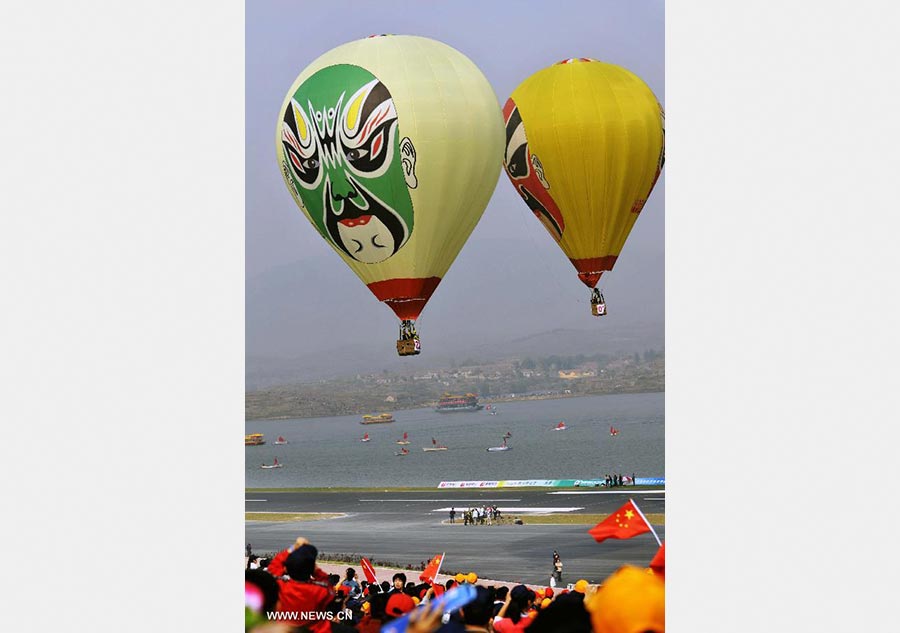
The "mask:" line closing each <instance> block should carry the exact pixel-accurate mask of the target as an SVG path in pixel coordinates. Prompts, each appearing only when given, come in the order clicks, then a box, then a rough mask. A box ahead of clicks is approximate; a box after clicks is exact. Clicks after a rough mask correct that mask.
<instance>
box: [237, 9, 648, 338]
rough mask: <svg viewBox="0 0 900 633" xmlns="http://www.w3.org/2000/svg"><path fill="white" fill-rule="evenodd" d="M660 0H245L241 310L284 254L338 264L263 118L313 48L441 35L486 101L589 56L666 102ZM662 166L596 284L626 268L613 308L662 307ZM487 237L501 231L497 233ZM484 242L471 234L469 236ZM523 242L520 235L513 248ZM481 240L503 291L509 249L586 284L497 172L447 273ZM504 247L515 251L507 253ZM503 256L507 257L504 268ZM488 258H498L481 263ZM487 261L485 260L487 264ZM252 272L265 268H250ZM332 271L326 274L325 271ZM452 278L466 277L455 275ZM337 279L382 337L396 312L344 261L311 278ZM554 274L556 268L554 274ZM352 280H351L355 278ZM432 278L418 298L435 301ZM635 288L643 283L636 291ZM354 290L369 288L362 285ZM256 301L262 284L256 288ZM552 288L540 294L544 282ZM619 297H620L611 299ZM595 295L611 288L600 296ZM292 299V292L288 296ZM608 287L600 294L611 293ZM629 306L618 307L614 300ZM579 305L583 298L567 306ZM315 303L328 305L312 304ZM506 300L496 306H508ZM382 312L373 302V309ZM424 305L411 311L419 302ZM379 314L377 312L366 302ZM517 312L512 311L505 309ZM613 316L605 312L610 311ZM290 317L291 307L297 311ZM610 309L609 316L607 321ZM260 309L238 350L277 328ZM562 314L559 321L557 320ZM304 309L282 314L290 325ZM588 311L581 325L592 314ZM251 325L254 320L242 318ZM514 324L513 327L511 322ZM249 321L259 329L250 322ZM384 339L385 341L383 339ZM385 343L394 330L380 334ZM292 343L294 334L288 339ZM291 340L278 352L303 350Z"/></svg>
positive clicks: (639, 312) (564, 280) (538, 326)
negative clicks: (281, 164) (291, 186)
mask: <svg viewBox="0 0 900 633" xmlns="http://www.w3.org/2000/svg"><path fill="white" fill-rule="evenodd" d="M663 5H664V3H663V2H662V0H630V1H628V2H621V1H597V0H593V1H586V2H566V1H561V2H554V3H548V2H527V1H526V2H521V1H519V2H512V1H510V2H486V1H484V0H481V1H475V2H473V1H454V2H411V1H410V2H404V1H384V2H378V3H374V2H342V1H337V0H336V1H333V2H329V3H320V2H316V3H302V2H297V1H293V2H290V1H255V2H248V3H247V5H246V12H247V13H246V25H247V26H246V28H247V31H246V86H247V90H246V201H247V206H246V214H247V215H246V275H247V278H248V314H249V313H250V312H252V311H253V310H257V311H258V312H262V313H265V312H267V311H268V312H271V311H273V310H275V308H274V307H271V308H270V307H268V306H267V305H250V302H251V299H250V293H251V291H252V290H253V289H254V287H255V286H257V285H259V284H260V283H262V284H263V285H265V281H264V280H265V278H266V276H267V275H271V274H273V269H278V268H279V267H282V268H283V267H284V266H285V265H297V262H300V265H301V266H303V265H305V264H304V262H309V263H310V265H312V266H316V265H318V266H322V265H324V266H326V268H327V267H328V266H329V264H328V263H329V262H330V266H331V267H333V268H335V269H337V268H339V267H344V265H343V263H342V262H341V261H340V260H339V258H338V256H337V255H336V254H335V253H334V252H333V251H332V250H331V248H330V247H329V246H328V245H327V244H326V243H325V241H324V240H323V239H322V238H321V237H320V236H319V234H318V233H317V232H316V231H315V230H314V229H313V227H312V226H311V225H310V223H309V222H308V221H307V219H306V218H305V217H304V216H303V215H302V213H301V212H300V211H299V209H298V208H297V207H296V206H295V204H294V202H293V200H292V199H291V196H290V194H289V193H288V191H287V189H286V187H285V186H284V183H283V181H282V179H281V175H280V173H279V170H278V166H277V163H276V159H275V141H274V139H275V124H276V120H277V118H278V110H279V108H280V106H281V102H282V100H283V98H284V96H285V93H286V92H287V89H288V88H289V87H290V85H291V83H292V82H293V80H294V79H295V78H296V76H297V75H298V74H299V73H300V71H301V70H303V68H304V67H306V66H307V65H308V64H309V63H310V62H311V61H313V60H314V59H315V58H316V57H318V56H319V55H321V54H322V53H324V52H325V51H327V50H329V49H331V48H334V47H335V46H338V45H340V44H343V43H345V42H348V41H352V40H355V39H359V38H362V37H366V36H368V35H371V34H376V33H392V34H398V35H399V34H411V35H421V36H425V37H431V38H434V39H437V40H440V41H442V42H445V43H447V44H449V45H450V46H452V47H454V48H456V49H457V50H459V51H460V52H462V53H463V54H465V55H466V56H467V57H469V58H470V59H471V60H472V61H473V62H474V63H475V64H476V65H477V66H478V67H479V68H480V69H481V71H482V72H483V73H484V74H485V76H486V77H487V79H488V81H489V82H490V83H491V85H492V86H493V88H494V91H495V92H496V94H497V102H498V107H499V106H500V104H502V103H503V102H504V101H505V100H506V99H507V97H508V96H509V94H510V93H511V92H512V91H513V90H514V89H515V87H516V86H517V85H518V84H519V83H520V82H521V81H522V80H523V79H525V78H526V77H527V76H529V75H531V74H532V73H534V72H536V71H537V70H540V69H542V68H544V67H546V66H549V65H550V64H552V63H554V62H557V61H559V60H561V59H565V58H567V57H592V58H595V59H599V60H602V61H606V62H611V63H615V64H619V65H621V66H624V67H626V68H628V69H629V70H631V71H632V72H634V73H636V74H637V75H638V76H640V77H641V78H642V79H643V80H644V81H645V82H646V83H647V84H648V85H649V86H650V88H651V89H652V90H653V92H654V93H655V94H656V96H657V98H658V99H659V100H660V102H661V103H663V105H665V85H664V66H665V64H664V9H663ZM664 194H665V172H664V173H663V177H662V178H661V180H660V182H659V183H658V184H657V186H656V188H655V190H654V192H653V195H652V196H651V198H650V201H649V202H648V204H647V206H646V207H645V209H644V211H643V213H642V214H641V217H640V219H639V220H638V222H637V223H636V225H635V228H634V230H633V231H632V233H631V236H630V237H629V240H628V242H627V243H626V245H625V248H624V249H623V251H622V255H621V257H620V260H619V262H618V263H617V265H616V270H615V271H613V272H612V273H607V274H606V275H605V277H604V282H606V283H605V284H601V285H603V286H604V288H606V287H609V288H611V289H613V288H614V287H615V285H616V278H617V277H618V278H619V281H620V282H622V281H623V280H628V283H627V286H628V287H627V288H624V287H623V288H620V292H619V297H620V301H619V304H618V305H619V311H618V313H617V316H616V319H619V320H620V322H621V320H623V319H637V318H642V319H644V320H648V319H649V320H654V321H659V323H660V328H661V327H662V325H661V324H662V314H663V301H664V299H663V296H662V289H663V274H664V271H663V270H662V266H663V246H664V213H663V210H664V205H663V202H664ZM497 244H499V245H497ZM479 245H483V246H479ZM519 245H521V249H520V250H517V249H519ZM479 248H493V249H496V250H497V252H498V257H502V258H503V259H504V260H505V261H504V262H502V263H503V266H500V268H501V269H503V271H505V272H503V274H502V275H500V276H497V277H496V280H495V282H496V285H497V286H498V287H500V286H502V287H503V289H504V291H505V292H507V293H508V295H509V293H511V294H512V295H513V296H514V295H517V294H522V293H525V294H527V293H529V292H530V288H529V279H526V278H521V277H519V276H517V275H516V274H515V272H516V266H515V264H513V265H512V267H511V268H510V260H511V259H515V258H517V257H518V254H520V255H521V257H528V258H529V259H530V260H535V261H529V264H531V265H534V266H540V267H543V269H544V270H546V271H548V274H549V275H551V276H553V277H554V278H556V277H557V276H558V277H559V278H560V281H559V288H561V289H562V293H563V296H562V297H561V299H562V300H571V299H572V298H573V297H576V296H577V297H579V298H581V299H584V300H586V296H587V292H586V289H585V288H584V287H583V286H582V285H581V283H580V282H579V281H578V280H577V279H576V277H575V271H574V269H573V268H572V267H571V264H569V263H568V261H566V260H565V258H564V256H563V254H562V252H561V251H560V250H559V249H558V247H557V246H556V244H555V243H553V241H552V239H551V238H550V236H549V235H547V234H546V231H545V230H544V229H543V227H541V226H540V225H539V223H538V222H537V220H536V219H535V218H534V217H533V215H532V214H531V213H530V212H529V211H528V210H527V208H526V207H525V204H524V203H523V202H522V200H521V199H520V198H519V197H518V195H517V194H516V193H515V192H514V190H513V188H512V186H511V185H510V183H509V181H508V179H507V178H506V175H505V174H504V173H503V172H501V174H500V181H499V182H498V185H497V188H496V191H495V193H494V196H493V198H492V199H491V202H490V203H489V204H488V206H487V209H486V210H485V213H484V216H483V217H482V219H481V222H480V223H479V225H478V226H477V227H476V229H475V231H474V232H473V234H472V236H471V237H470V240H469V242H468V243H467V245H466V247H465V248H464V249H463V251H462V253H461V254H460V257H459V259H458V260H457V262H456V264H454V266H452V267H451V268H450V271H449V273H448V277H447V280H446V281H445V284H449V283H450V280H451V279H453V274H454V270H455V268H456V265H457V264H460V260H462V259H463V258H464V257H476V258H477V259H478V261H483V255H484V253H480V252H479V253H474V252H473V251H474V250H476V249H479ZM509 253H514V254H515V255H513V257H510V255H509ZM504 266H505V268H504ZM493 272H496V271H493ZM485 274H488V271H485ZM261 280H263V281H261ZM334 280H336V281H334ZM454 281H456V282H457V283H460V284H464V283H466V280H463V279H455V280H454ZM332 282H333V283H338V284H346V288H343V287H342V288H339V290H340V291H341V292H346V293H347V294H348V295H349V296H353V297H359V298H360V301H361V302H368V303H364V304H361V307H360V310H362V311H364V314H365V317H366V319H365V322H366V323H371V324H372V327H377V328H378V329H379V334H378V336H380V337H382V338H387V339H390V338H391V337H393V336H394V335H395V334H396V333H395V332H394V329H395V328H393V327H389V329H388V330H387V331H383V330H384V324H385V323H389V322H390V321H391V320H392V319H393V318H394V317H393V314H392V313H391V312H390V311H389V310H388V308H387V307H385V306H381V305H379V304H378V303H377V301H376V300H375V299H374V297H372V296H371V295H370V294H369V291H368V290H367V289H366V288H365V287H364V286H363V284H362V282H360V281H358V280H356V278H355V277H354V276H353V275H352V274H351V273H349V271H347V273H346V274H344V273H343V272H338V271H335V272H334V276H333V277H328V278H327V279H322V282H321V283H323V284H324V283H329V284H330V283H332ZM305 283H306V285H305V286H304V287H303V288H302V289H300V290H298V292H300V293H301V294H303V295H305V297H306V300H308V299H309V297H318V298H321V300H322V301H326V302H327V292H325V289H324V288H322V287H316V283H317V281H316V278H313V279H309V280H308V282H305ZM554 283H555V279H554ZM353 284H355V286H354V285H353ZM445 284H442V285H441V287H439V288H438V290H437V292H436V293H435V297H434V298H433V299H432V301H431V303H429V308H434V304H436V302H437V300H438V298H439V297H440V295H441V294H442V290H443V291H446V292H447V293H452V291H451V290H448V289H447V288H445ZM642 292H643V293H645V295H642V294H641V293H642ZM366 295H369V296H368V298H366ZM255 296H256V297H257V300H258V301H260V302H262V303H263V304H265V303H266V302H267V301H269V300H270V299H266V295H265V293H263V292H258V293H256V295H255ZM548 296H552V295H548ZM623 298H624V299H625V301H624V303H623V302H622V299H623ZM607 299H611V298H610V297H609V296H607ZM297 300H298V301H301V302H302V301H303V300H304V299H303V297H298V299H297ZM614 301H615V300H611V305H616V304H615V302H614ZM623 306H626V307H627V308H628V309H627V311H626V313H625V314H623V313H622V307H623ZM578 308H579V309H580V310H582V311H583V310H584V309H586V308H585V306H584V305H580V306H578ZM323 310H325V311H327V310H328V306H327V305H325V306H323ZM508 312H509V311H507V313H508ZM381 313H383V314H381ZM428 313H429V309H428V308H426V311H425V313H424V314H423V319H424V318H425V317H426V316H428ZM376 314H377V316H376ZM514 316H515V315H513V317H514ZM610 316H611V317H612V316H613V315H612V314H611V315H610ZM297 318H301V317H297ZM616 319H610V322H611V323H614V322H615V320H616ZM264 321H265V319H263V320H262V321H260V320H259V319H257V320H253V319H248V324H247V331H248V345H247V353H248V355H253V354H268V353H271V351H272V348H274V347H277V342H275V341H274V340H270V341H269V343H270V344H269V345H268V346H267V345H266V344H265V343H260V349H255V346H256V345H257V342H262V341H265V340H266V339H265V336H263V335H262V334H264V333H265V331H267V330H272V329H273V328H272V325H271V323H268V324H267V323H264ZM563 324H564V325H567V326H572V323H571V322H565V323H563ZM310 325H312V324H309V323H294V324H292V325H291V327H295V328H296V329H297V331H302V330H303V329H304V328H306V327H307V326H310ZM557 325H558V324H555V323H553V322H547V323H546V324H544V323H543V322H537V321H535V322H533V323H525V322H522V323H521V328H520V329H521V330H522V331H523V332H528V331H531V330H535V331H540V330H542V329H543V330H550V329H553V328H554V327H556V326H557ZM590 325H591V324H590V323H587V324H586V325H585V326H586V327H587V326H590ZM254 328H256V329H257V330H258V331H256V332H254ZM513 329H515V328H513ZM259 330H262V332H260V331H259ZM389 342H390V341H389ZM391 344H392V343H391ZM298 345H299V344H298ZM303 351H304V350H303V346H302V345H300V346H299V347H297V348H296V349H295V348H291V349H290V350H289V351H287V352H285V354H282V355H283V356H293V355H297V354H302V353H303Z"/></svg>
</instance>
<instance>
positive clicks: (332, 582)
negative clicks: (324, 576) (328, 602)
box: [328, 574, 341, 587]
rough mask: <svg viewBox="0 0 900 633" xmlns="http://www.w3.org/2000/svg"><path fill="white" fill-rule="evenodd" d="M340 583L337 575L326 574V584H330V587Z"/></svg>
mask: <svg viewBox="0 0 900 633" xmlns="http://www.w3.org/2000/svg"><path fill="white" fill-rule="evenodd" d="M340 582H341V577H340V576H338V575H337V574H328V584H330V585H331V586H332V587H334V586H335V585H338V584H340Z"/></svg>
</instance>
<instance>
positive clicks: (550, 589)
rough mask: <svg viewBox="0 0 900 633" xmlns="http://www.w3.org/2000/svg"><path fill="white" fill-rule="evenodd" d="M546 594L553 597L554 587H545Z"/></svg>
mask: <svg viewBox="0 0 900 633" xmlns="http://www.w3.org/2000/svg"><path fill="white" fill-rule="evenodd" d="M544 595H545V596H547V597H548V598H552V597H553V587H547V588H546V589H544Z"/></svg>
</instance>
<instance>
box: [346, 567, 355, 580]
mask: <svg viewBox="0 0 900 633" xmlns="http://www.w3.org/2000/svg"><path fill="white" fill-rule="evenodd" d="M354 576H356V570H355V569H353V568H352V567H348V568H347V580H353V577H354Z"/></svg>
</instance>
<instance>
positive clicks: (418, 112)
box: [276, 35, 503, 356]
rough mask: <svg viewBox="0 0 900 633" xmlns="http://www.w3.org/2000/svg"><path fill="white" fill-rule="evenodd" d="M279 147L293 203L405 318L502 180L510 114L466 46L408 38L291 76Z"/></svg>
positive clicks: (337, 56) (369, 44)
mask: <svg viewBox="0 0 900 633" xmlns="http://www.w3.org/2000/svg"><path fill="white" fill-rule="evenodd" d="M276 147H277V153H278V162H279V164H280V166H281V171H282V175H283V177H284V181H285V183H286V184H287V187H288V189H289V190H290V192H291V195H292V196H293V198H294V201H295V202H296V203H297V205H299V207H300V208H301V209H302V211H303V213H304V214H305V215H306V217H307V218H308V219H309V221H310V222H311V223H312V224H313V226H314V227H315V228H316V230H318V231H319V233H320V234H321V235H322V237H323V238H325V240H326V241H327V242H328V243H329V244H330V245H331V246H332V248H334V250H335V251H337V253H338V255H340V257H341V258H342V259H343V260H344V262H345V263H346V264H347V265H348V266H350V268H351V269H352V270H353V272H354V273H356V275H357V276H358V277H359V278H360V279H361V280H362V281H363V283H365V284H366V286H368V288H369V290H371V291H372V294H374V295H375V297H376V298H377V299H378V300H379V301H382V302H384V303H386V304H387V305H388V306H389V307H390V308H391V309H392V310H393V311H394V313H395V314H396V315H397V317H398V318H399V319H400V320H401V324H400V340H399V341H397V351H398V352H399V353H400V355H401V356H405V355H411V354H418V353H419V351H420V343H419V337H418V334H417V332H416V328H415V320H416V319H417V318H418V317H419V314H420V313H421V312H422V309H423V308H424V307H425V304H426V303H427V302H428V299H429V297H431V295H432V293H433V292H434V291H435V288H437V286H438V284H439V283H440V281H441V279H442V278H443V277H444V275H445V274H446V272H447V270H448V269H449V268H450V265H451V264H452V263H453V260H454V259H456V256H457V254H458V253H459V251H460V249H461V248H462V246H463V244H464V243H465V241H466V239H468V237H469V234H470V233H471V232H472V230H473V229H474V228H475V225H476V224H477V223H478V220H479V219H480V218H481V215H482V213H483V212H484V208H485V206H486V205H487V203H488V200H489V199H490V197H491V194H492V193H493V191H494V188H495V187H496V185H497V180H498V178H499V175H500V166H501V162H502V156H503V119H502V116H501V112H500V106H499V103H498V102H497V97H496V95H495V94H494V91H493V89H492V88H491V86H490V84H489V83H488V81H487V79H486V78H485V77H484V75H483V74H482V73H481V71H479V70H478V68H477V67H476V66H475V64H473V63H472V62H471V61H470V60H469V59H468V58H467V57H465V56H464V55H463V54H462V53H460V52H459V51H457V50H455V49H453V48H451V47H450V46H447V45H446V44H443V43H441V42H437V41H435V40H431V39H427V38H424V37H415V36H408V35H398V36H391V35H389V36H372V37H369V38H366V39H362V40H358V41H355V42H350V43H348V44H344V45H342V46H339V47H337V48H335V49H333V50H331V51H329V52H327V53H325V54H324V55H322V56H321V57H319V58H318V59H316V60H315V61H314V62H312V63H311V64H310V65H309V66H307V67H306V69H304V70H303V72H301V73H300V75H299V76H298V77H297V79H296V80H295V81H294V83H293V85H291V87H290V90H289V91H288V93H287V96H286V97H285V100H284V103H283V104H282V108H281V111H280V114H279V120H278V126H277V137H276Z"/></svg>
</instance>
